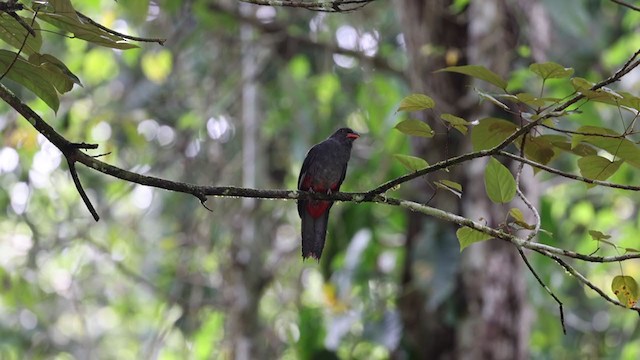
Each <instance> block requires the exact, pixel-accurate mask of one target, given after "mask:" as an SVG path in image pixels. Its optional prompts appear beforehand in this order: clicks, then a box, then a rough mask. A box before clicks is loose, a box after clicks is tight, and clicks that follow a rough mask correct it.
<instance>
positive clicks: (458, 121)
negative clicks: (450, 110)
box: [440, 114, 471, 135]
mask: <svg viewBox="0 0 640 360" xmlns="http://www.w3.org/2000/svg"><path fill="white" fill-rule="evenodd" d="M440 118H441V119H442V120H444V121H446V122H447V123H449V125H451V127H452V128H454V129H456V130H458V131H460V132H461V133H462V134H463V135H467V130H468V126H469V125H471V124H469V122H468V121H467V120H465V119H463V118H461V117H457V116H455V115H451V114H442V115H440Z"/></svg>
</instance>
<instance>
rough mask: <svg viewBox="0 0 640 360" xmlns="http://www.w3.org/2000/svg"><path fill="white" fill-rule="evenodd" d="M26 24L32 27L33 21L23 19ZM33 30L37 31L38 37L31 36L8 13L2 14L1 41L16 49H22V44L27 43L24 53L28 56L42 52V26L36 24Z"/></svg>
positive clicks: (0, 19) (23, 49)
mask: <svg viewBox="0 0 640 360" xmlns="http://www.w3.org/2000/svg"><path fill="white" fill-rule="evenodd" d="M21 18H22V20H24V22H25V23H27V24H29V25H31V19H27V18H24V17H21ZM31 28H32V29H33V30H34V31H35V33H36V36H35V37H34V36H31V34H29V32H28V31H27V29H25V28H24V26H22V25H21V24H20V23H19V22H18V21H17V20H16V19H14V18H13V17H11V16H9V15H8V14H7V13H4V12H3V13H0V39H2V40H4V42H6V43H7V44H9V45H11V46H13V47H14V48H16V49H20V47H22V43H23V42H24V41H25V38H26V40H27V41H26V42H25V44H24V47H23V48H22V52H23V53H24V54H26V55H31V54H33V53H37V52H39V51H40V48H41V47H42V31H40V25H39V24H38V22H37V21H36V22H34V23H33V25H31Z"/></svg>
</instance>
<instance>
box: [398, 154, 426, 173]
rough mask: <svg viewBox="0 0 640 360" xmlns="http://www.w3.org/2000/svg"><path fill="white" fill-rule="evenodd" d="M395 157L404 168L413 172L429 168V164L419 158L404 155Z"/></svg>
mask: <svg viewBox="0 0 640 360" xmlns="http://www.w3.org/2000/svg"><path fill="white" fill-rule="evenodd" d="M393 157H395V158H396V160H398V161H400V163H401V164H402V165H404V167H406V168H407V169H408V170H411V171H416V170H420V169H424V168H426V167H427V166H429V163H427V162H426V161H425V160H424V159H422V158H419V157H415V156H410V155H402V154H394V155H393Z"/></svg>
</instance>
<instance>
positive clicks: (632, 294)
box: [611, 275, 638, 308]
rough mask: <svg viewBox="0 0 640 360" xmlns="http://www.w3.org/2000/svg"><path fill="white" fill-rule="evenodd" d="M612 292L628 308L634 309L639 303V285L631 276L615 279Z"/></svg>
mask: <svg viewBox="0 0 640 360" xmlns="http://www.w3.org/2000/svg"><path fill="white" fill-rule="evenodd" d="M611 291H613V293H614V294H615V295H616V297H617V298H618V300H620V302H621V303H623V304H624V305H625V306H626V307H629V308H630V307H634V306H635V305H636V303H637V302H638V283H637V282H636V279H634V278H632V277H631V276H623V275H618V276H616V277H614V278H613V281H612V282H611Z"/></svg>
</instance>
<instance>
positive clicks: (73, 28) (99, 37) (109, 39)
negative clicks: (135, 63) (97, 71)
mask: <svg viewBox="0 0 640 360" xmlns="http://www.w3.org/2000/svg"><path fill="white" fill-rule="evenodd" d="M74 14H75V13H74ZM38 18H40V19H42V20H43V21H46V22H48V23H49V24H51V25H53V26H55V27H57V28H59V29H61V30H64V31H68V32H70V33H72V34H73V35H74V36H75V37H77V38H79V39H82V40H85V41H89V42H91V43H94V44H96V45H100V46H105V47H110V48H114V49H122V50H125V49H132V48H137V47H138V46H137V45H135V44H132V43H130V42H128V41H127V40H126V39H124V38H123V37H120V36H117V35H113V34H110V33H108V32H106V31H104V30H102V29H100V28H99V27H97V26H95V25H93V24H90V23H85V22H83V20H81V19H79V18H78V17H77V16H67V15H62V14H58V13H46V12H42V13H39V14H38Z"/></svg>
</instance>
